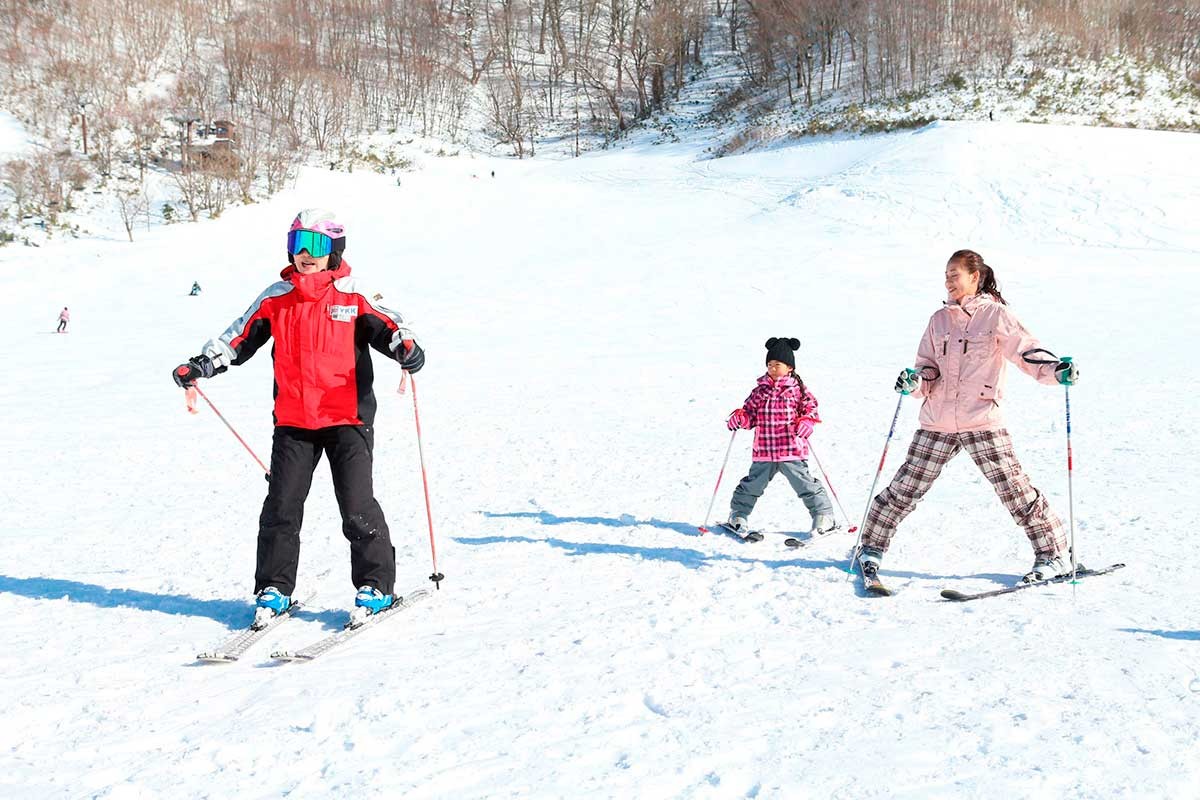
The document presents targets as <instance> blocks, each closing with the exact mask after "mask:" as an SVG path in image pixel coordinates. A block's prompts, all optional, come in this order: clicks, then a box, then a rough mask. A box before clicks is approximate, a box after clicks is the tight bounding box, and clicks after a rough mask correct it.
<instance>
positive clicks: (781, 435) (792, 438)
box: [742, 375, 821, 461]
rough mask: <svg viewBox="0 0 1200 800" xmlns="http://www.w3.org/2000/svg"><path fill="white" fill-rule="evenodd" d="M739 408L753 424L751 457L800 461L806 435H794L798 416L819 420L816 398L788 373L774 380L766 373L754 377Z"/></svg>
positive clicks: (762, 459)
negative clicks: (753, 382) (750, 387)
mask: <svg viewBox="0 0 1200 800" xmlns="http://www.w3.org/2000/svg"><path fill="white" fill-rule="evenodd" d="M742 409H743V410H744V411H745V412H746V415H747V416H748V417H749V418H750V424H749V425H748V426H747V427H750V428H754V451H753V453H752V454H751V456H750V457H751V459H753V460H754V461H804V460H806V459H807V458H808V439H805V438H804V437H802V436H797V435H796V423H797V422H799V421H800V420H801V419H809V420H812V421H813V422H820V421H821V417H820V415H819V414H818V413H817V398H815V397H813V394H812V392H810V391H808V390H807V389H805V390H803V391H802V390H801V389H800V382H799V381H797V380H796V378H795V377H794V376H792V375H788V376H785V377H783V378H780V379H779V380H778V381H774V380H772V379H771V376H769V375H763V376H762V377H761V378H759V379H758V386H755V387H754V391H752V392H750V396H749V397H747V398H746V402H745V403H744V404H743V405H742Z"/></svg>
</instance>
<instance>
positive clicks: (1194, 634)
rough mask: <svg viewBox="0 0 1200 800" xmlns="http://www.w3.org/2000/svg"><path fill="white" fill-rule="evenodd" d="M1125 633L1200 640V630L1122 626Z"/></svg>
mask: <svg viewBox="0 0 1200 800" xmlns="http://www.w3.org/2000/svg"><path fill="white" fill-rule="evenodd" d="M1120 630H1121V631H1122V632H1124V633H1148V634H1150V635H1151V636H1161V637H1162V638H1164V639H1184V640H1187V641H1193V642H1200V631H1164V630H1149V629H1148V628H1120Z"/></svg>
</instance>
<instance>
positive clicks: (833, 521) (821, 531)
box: [812, 514, 841, 536]
mask: <svg viewBox="0 0 1200 800" xmlns="http://www.w3.org/2000/svg"><path fill="white" fill-rule="evenodd" d="M840 527H841V526H840V525H838V521H837V518H836V517H834V516H833V514H817V517H816V519H814V520H813V527H812V532H813V536H824V535H825V534H827V533H833V532H834V531H836V530H837V529H838V528H840Z"/></svg>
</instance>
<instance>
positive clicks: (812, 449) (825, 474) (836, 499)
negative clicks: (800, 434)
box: [808, 442, 858, 533]
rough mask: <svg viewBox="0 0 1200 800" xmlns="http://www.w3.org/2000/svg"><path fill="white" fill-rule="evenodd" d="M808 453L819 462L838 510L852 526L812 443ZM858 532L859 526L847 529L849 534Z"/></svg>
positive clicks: (818, 466)
mask: <svg viewBox="0 0 1200 800" xmlns="http://www.w3.org/2000/svg"><path fill="white" fill-rule="evenodd" d="M808 451H809V452H810V453H812V457H813V461H816V462H817V469H819V470H821V474H822V475H824V476H825V485H826V486H828V487H829V493H830V494H831V495H833V499H834V501H835V502H836V503H837V505H838V510H839V511H841V512H842V518H843V519H845V520H846V524H847V525H850V515H849V514H847V513H846V509H845V508H843V507H842V501H841V500H840V499H839V498H838V495H837V490H836V489H834V488H833V482H832V481H831V480H829V473H828V472H826V471H825V465H824V464H822V463H821V459H819V458H818V457H817V450H816V448H814V447H813V446H812V442H809V443H808ZM856 530H858V526H857V525H850V527H849V528H847V529H846V531H847V533H854V532H855V531H856Z"/></svg>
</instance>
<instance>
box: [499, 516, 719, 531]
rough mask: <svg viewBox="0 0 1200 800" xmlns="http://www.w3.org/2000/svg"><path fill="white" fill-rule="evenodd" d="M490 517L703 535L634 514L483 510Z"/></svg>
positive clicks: (683, 525) (678, 524)
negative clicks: (647, 527)
mask: <svg viewBox="0 0 1200 800" xmlns="http://www.w3.org/2000/svg"><path fill="white" fill-rule="evenodd" d="M482 513H483V515H484V516H485V517H488V518H489V519H536V520H537V521H538V522H540V523H542V524H543V525H569V524H572V523H577V524H581V525H604V526H605V527H608V528H636V527H638V526H641V525H647V526H649V527H651V528H662V529H663V530H668V531H674V532H675V533H682V534H683V535H684V536H702V535H703V534H701V533H700V529H699V528H697V527H696V526H695V525H692V524H691V523H688V522H664V521H663V520H661V519H654V518H651V519H637V518H636V517H634V516H633V515H632V514H622V515H621V516H619V517H616V518H613V517H560V516H558V515H557V514H551V513H550V512H548V511H513V512H509V513H507V514H498V513H495V512H492V511H484V512H482Z"/></svg>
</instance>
